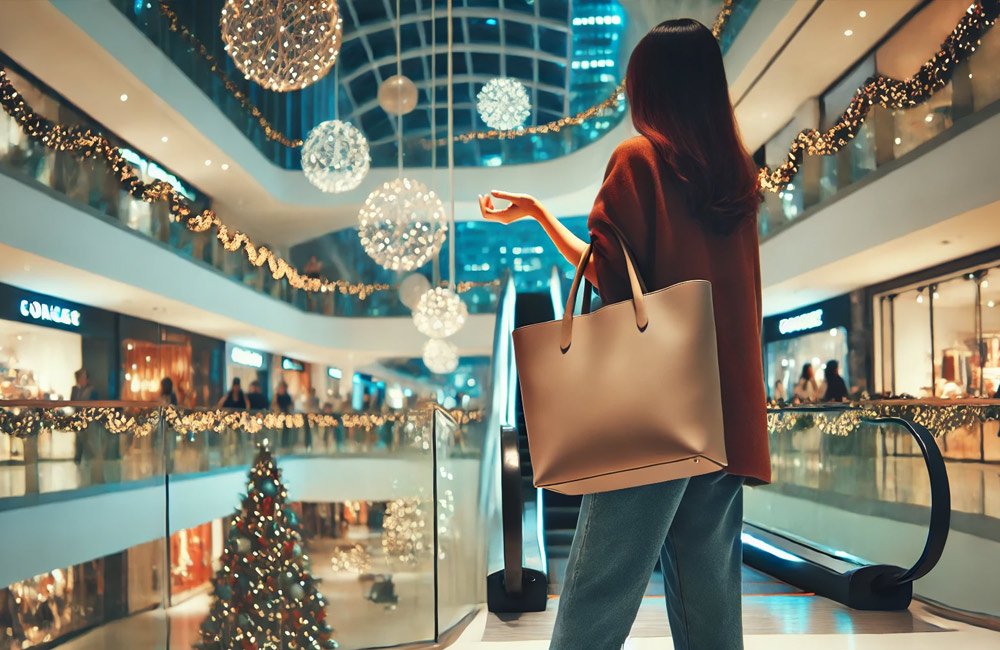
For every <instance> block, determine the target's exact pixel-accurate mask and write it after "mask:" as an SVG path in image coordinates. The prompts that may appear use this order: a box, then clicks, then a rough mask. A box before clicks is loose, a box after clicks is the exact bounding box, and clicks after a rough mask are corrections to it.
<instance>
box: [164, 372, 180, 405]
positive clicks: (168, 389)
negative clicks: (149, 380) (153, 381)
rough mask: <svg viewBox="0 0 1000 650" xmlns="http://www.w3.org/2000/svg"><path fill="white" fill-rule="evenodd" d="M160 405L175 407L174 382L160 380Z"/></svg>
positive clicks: (169, 379) (171, 380)
mask: <svg viewBox="0 0 1000 650" xmlns="http://www.w3.org/2000/svg"><path fill="white" fill-rule="evenodd" d="M160 405H161V406H177V394H176V393H174V380H173V379H171V378H170V377H164V378H163V379H161V380H160Z"/></svg>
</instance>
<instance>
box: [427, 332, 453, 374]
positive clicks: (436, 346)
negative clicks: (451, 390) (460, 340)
mask: <svg viewBox="0 0 1000 650" xmlns="http://www.w3.org/2000/svg"><path fill="white" fill-rule="evenodd" d="M424 365H425V366H427V369H428V370H430V371H431V372H433V373H435V374H438V375H447V374H448V373H451V372H455V370H456V369H457V368H458V348H456V347H455V344H454V343H452V342H451V341H446V340H444V339H431V340H429V341H427V343H425V344H424Z"/></svg>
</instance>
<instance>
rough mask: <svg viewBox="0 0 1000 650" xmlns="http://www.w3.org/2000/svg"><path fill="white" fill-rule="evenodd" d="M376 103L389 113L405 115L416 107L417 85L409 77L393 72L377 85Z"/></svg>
mask: <svg viewBox="0 0 1000 650" xmlns="http://www.w3.org/2000/svg"><path fill="white" fill-rule="evenodd" d="M378 105H379V106H381V107H382V109H383V110H385V112H386V113H388V114H390V115H406V114H407V113H409V112H411V111H412V110H413V109H414V108H416V107H417V86H416V85H415V84H414V83H413V81H412V80H410V78H409V77H404V76H403V75H401V74H394V75H392V76H391V77H389V78H388V79H386V80H385V81H383V82H382V85H381V86H379V87H378Z"/></svg>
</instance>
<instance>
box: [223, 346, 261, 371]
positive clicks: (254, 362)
mask: <svg viewBox="0 0 1000 650" xmlns="http://www.w3.org/2000/svg"><path fill="white" fill-rule="evenodd" d="M229 358H230V359H232V361H233V363H235V364H238V365H241V366H249V367H251V368H258V369H260V368H263V367H264V355H263V354H261V353H260V352H255V351H253V350H247V349H246V348H237V347H234V348H233V351H232V352H230V353H229Z"/></svg>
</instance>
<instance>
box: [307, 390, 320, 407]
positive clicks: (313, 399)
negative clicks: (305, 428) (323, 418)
mask: <svg viewBox="0 0 1000 650" xmlns="http://www.w3.org/2000/svg"><path fill="white" fill-rule="evenodd" d="M306 411H307V412H308V413H319V396H318V395H317V394H316V389H315V388H310V389H309V397H307V398H306Z"/></svg>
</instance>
